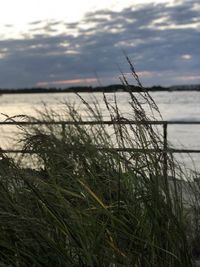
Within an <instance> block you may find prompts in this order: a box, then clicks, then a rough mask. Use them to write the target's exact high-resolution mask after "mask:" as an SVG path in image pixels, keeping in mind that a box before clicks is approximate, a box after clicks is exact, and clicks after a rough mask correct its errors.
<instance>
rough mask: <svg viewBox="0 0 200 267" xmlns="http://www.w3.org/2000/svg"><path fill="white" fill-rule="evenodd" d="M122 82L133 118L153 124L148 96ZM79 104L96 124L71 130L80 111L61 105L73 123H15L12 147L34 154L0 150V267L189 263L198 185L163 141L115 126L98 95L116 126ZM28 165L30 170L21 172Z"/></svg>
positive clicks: (112, 108) (145, 129)
mask: <svg viewBox="0 0 200 267" xmlns="http://www.w3.org/2000/svg"><path fill="white" fill-rule="evenodd" d="M131 70H132V71H133V76H134V77H135V79H136V81H139V80H138V79H139V78H138V76H137V75H136V73H135V72H134V69H133V68H132V66H131ZM122 82H123V86H124V88H125V90H126V91H127V93H128V94H130V98H131V101H130V103H127V104H129V105H131V107H132V119H133V120H135V121H138V122H141V121H145V120H150V119H152V118H154V119H155V117H154V114H155V113H156V114H157V113H159V111H158V108H157V106H156V104H155V102H154V101H153V99H152V98H151V97H150V95H149V94H148V92H146V91H144V90H143V93H139V94H134V93H133V92H132V91H131V90H130V87H129V85H128V83H127V81H126V78H125V77H124V76H123V77H122ZM80 98H81V100H82V103H83V104H84V105H85V112H86V113H87V115H88V117H89V119H92V120H95V121H96V122H97V124H96V125H95V124H93V125H83V124H79V122H82V121H83V120H84V119H83V117H82V114H80V113H79V111H78V108H76V106H75V105H74V104H73V103H72V104H69V103H66V119H67V120H71V121H72V122H74V124H73V125H69V126H66V127H65V128H63V127H61V126H60V125H50V124H47V125H41V126H38V125H32V126H29V127H28V126H22V127H21V136H20V142H21V146H22V147H23V149H24V150H25V151H29V152H30V151H32V152H34V153H35V154H31V155H28V154H24V155H22V156H21V157H20V158H18V159H15V160H14V159H12V158H10V157H8V156H6V155H4V154H2V153H1V160H0V231H1V238H0V266H20V267H23V266H52V267H55V266H63V267H68V266H74V267H79V266H83V267H86V266H87V267H89V266H90V267H94V266H95V267H97V266H99V267H103V266H105V267H108V266H110V267H118V266H134V267H148V266H149V267H165V266H166V267H169V266H170V267H179V266H180V267H189V266H193V265H194V259H195V258H196V257H197V256H198V253H199V251H198V245H197V244H198V242H199V234H200V232H199V221H198V219H199V211H200V210H199V196H200V194H199V188H198V187H193V185H194V184H193V183H191V182H190V179H191V177H188V174H187V176H186V175H184V172H183V171H182V170H181V168H180V166H179V165H178V164H177V163H176V161H175V160H174V158H173V156H172V155H170V153H168V154H167V155H166V154H165V153H163V152H162V151H161V149H160V148H162V147H163V138H162V135H161V134H160V133H159V131H158V130H157V129H156V128H155V127H154V126H152V125H142V124H137V125H132V124H130V123H128V124H120V123H117V122H124V121H126V122H129V119H130V117H129V119H128V118H127V117H125V116H124V114H122V113H121V111H120V110H119V108H118V105H117V100H116V99H115V101H114V102H113V103H109V102H108V100H107V98H106V95H105V94H104V103H105V108H106V109H107V111H108V112H109V115H110V119H111V120H112V121H113V122H115V124H114V125H113V126H109V127H108V126H106V125H104V124H102V123H101V121H102V120H103V117H102V113H101V110H100V108H99V106H98V103H97V102H95V101H94V103H93V105H89V104H88V103H87V102H85V100H84V99H83V98H82V97H81V96H80ZM143 104H145V105H148V106H149V110H151V115H150V116H147V114H146V113H145V110H144V108H143ZM58 116H59V114H55V111H53V110H48V109H47V110H45V111H44V112H43V113H39V114H38V117H37V118H30V117H26V116H21V117H20V118H22V119H25V120H28V121H29V120H30V121H40V120H42V121H44V120H45V121H52V120H53V121H54V120H55V119H58ZM13 119H16V118H12V120H13ZM62 120H63V116H62ZM116 147H117V148H119V149H120V152H119V151H116V150H115V148H116ZM125 148H132V149H136V148H140V149H142V150H143V151H146V153H143V152H135V151H130V150H129V151H123V149H125ZM147 149H153V150H154V152H151V153H147ZM155 151H156V152H155ZM166 157H167V161H166ZM27 159H28V160H29V161H30V160H31V162H32V166H34V169H33V168H32V169H28V168H24V167H23V164H22V163H23V161H24V160H27ZM166 164H167V166H166ZM166 167H167V176H166ZM169 177H170V179H169ZM180 181H184V182H186V183H187V185H188V186H189V187H187V188H189V190H188V192H190V194H193V193H194V194H193V195H192V196H195V200H194V202H195V203H193V201H191V202H190V205H188V206H187V207H186V206H184V197H183V195H184V193H185V190H186V189H187V188H184V192H183V188H182V187H180V186H179V185H180V183H179V182H180Z"/></svg>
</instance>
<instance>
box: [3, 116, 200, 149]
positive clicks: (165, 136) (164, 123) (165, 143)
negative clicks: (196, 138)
mask: <svg viewBox="0 0 200 267" xmlns="http://www.w3.org/2000/svg"><path fill="white" fill-rule="evenodd" d="M100 124H103V125H108V126H109V125H110V126H111V125H115V124H121V125H161V126H163V148H160V149H157V150H155V149H140V148H115V150H116V151H119V152H120V151H127V152H139V153H141V152H143V153H152V152H164V153H168V152H170V153H200V149H177V148H171V147H168V125H200V121H180V120H174V121H163V120H158V121H134V120H127V121H121V120H120V121H117V120H116V121H114V120H112V121H111V120H104V121H79V122H74V121H32V122H28V121H19V122H17V121H4V122H0V127H1V126H4V125H7V126H8V125H13V126H30V125H60V126H61V127H62V129H63V131H64V130H65V127H66V126H67V125H100ZM0 151H1V152H2V153H34V152H33V151H28V150H20V149H1V150H0Z"/></svg>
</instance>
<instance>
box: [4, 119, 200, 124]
mask: <svg viewBox="0 0 200 267" xmlns="http://www.w3.org/2000/svg"><path fill="white" fill-rule="evenodd" d="M54 124H55V125H99V124H105V125H113V124H122V125H130V124H136V125H163V124H168V125H173V124H180V125H187V124H189V125H192V124H197V125H198V124H199V125H200V121H181V120H173V121H165V120H158V121H145V120H144V121H136V120H105V121H100V120H97V121H76V122H75V121H1V122H0V125H54Z"/></svg>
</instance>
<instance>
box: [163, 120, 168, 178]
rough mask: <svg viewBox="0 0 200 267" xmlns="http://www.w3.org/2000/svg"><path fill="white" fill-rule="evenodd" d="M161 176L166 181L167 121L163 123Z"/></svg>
mask: <svg viewBox="0 0 200 267" xmlns="http://www.w3.org/2000/svg"><path fill="white" fill-rule="evenodd" d="M163 177H164V179H165V181H167V122H164V123H163Z"/></svg>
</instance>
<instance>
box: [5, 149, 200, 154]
mask: <svg viewBox="0 0 200 267" xmlns="http://www.w3.org/2000/svg"><path fill="white" fill-rule="evenodd" d="M97 149H98V150H102V151H107V152H128V153H131V152H134V153H163V152H167V153H173V154H174V153H180V154H188V153H200V149H174V148H168V149H166V150H164V149H140V148H97ZM0 152H1V153H10V154H11V153H22V154H37V153H38V151H34V150H23V149H1V150H0ZM48 152H49V151H48Z"/></svg>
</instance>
